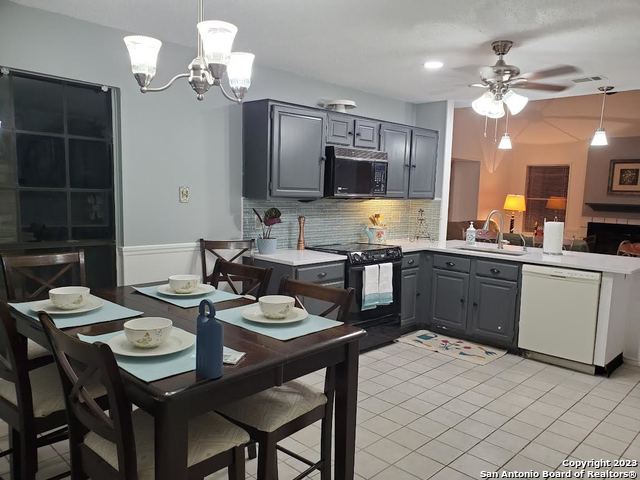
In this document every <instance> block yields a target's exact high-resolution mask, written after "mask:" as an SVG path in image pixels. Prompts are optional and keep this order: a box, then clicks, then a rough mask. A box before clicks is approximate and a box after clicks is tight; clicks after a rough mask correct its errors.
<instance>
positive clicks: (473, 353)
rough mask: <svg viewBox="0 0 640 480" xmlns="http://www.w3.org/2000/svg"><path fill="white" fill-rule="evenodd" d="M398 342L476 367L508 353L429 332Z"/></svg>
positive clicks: (400, 339) (406, 337) (403, 338)
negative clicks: (463, 361)
mask: <svg viewBox="0 0 640 480" xmlns="http://www.w3.org/2000/svg"><path fill="white" fill-rule="evenodd" d="M398 342H402V343H407V344H409V345H414V346H416V347H421V348H426V349H427V350H431V351H432V352H438V353H442V354H444V355H447V356H448V357H452V358H457V359H459V360H465V361H467V362H471V363H475V364H476V365H486V364H487V363H491V362H492V361H494V360H495V359H496V358H500V357H502V356H503V355H504V354H505V353H507V351H506V350H502V349H500V348H493V347H487V346H485V345H480V344H478V343H473V342H467V341H466V340H460V339H458V338H451V337H445V336H444V335H440V334H439V333H433V332H430V331H429V330H418V331H417V332H413V333H411V334H409V335H405V336H404V337H400V338H399V339H398Z"/></svg>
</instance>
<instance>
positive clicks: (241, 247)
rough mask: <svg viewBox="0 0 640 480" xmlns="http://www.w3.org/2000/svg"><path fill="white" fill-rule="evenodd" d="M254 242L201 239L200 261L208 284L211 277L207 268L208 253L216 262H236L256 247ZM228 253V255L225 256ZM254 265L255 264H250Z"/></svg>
mask: <svg viewBox="0 0 640 480" xmlns="http://www.w3.org/2000/svg"><path fill="white" fill-rule="evenodd" d="M254 243H255V241H254V240H205V239H204V238H201V239H200V261H201V263H202V279H203V281H204V282H205V283H208V278H209V277H210V274H209V273H208V272H209V269H208V267H207V253H211V254H212V255H213V258H214V260H215V261H216V262H217V261H218V260H225V261H227V262H236V260H239V259H242V257H243V255H244V254H245V253H246V252H251V251H252V250H253V247H254ZM223 252H224V253H226V255H224V254H223ZM250 263H253V262H250Z"/></svg>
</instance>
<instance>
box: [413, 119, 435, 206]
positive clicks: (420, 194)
mask: <svg viewBox="0 0 640 480" xmlns="http://www.w3.org/2000/svg"><path fill="white" fill-rule="evenodd" d="M437 158H438V132H436V131H435V130H424V129H419V128H414V129H413V140H412V142H411V172H410V174H409V198H434V197H435V194H436V165H437V163H438V162H437Z"/></svg>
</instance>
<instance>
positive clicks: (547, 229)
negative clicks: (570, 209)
mask: <svg viewBox="0 0 640 480" xmlns="http://www.w3.org/2000/svg"><path fill="white" fill-rule="evenodd" d="M563 238H564V222H545V224H544V241H543V242H542V253H547V254H550V255H562V241H563Z"/></svg>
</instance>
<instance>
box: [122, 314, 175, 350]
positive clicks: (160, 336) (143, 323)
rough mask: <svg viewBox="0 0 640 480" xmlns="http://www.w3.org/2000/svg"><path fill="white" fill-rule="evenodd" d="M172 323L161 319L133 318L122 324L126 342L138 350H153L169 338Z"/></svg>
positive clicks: (166, 319)
mask: <svg viewBox="0 0 640 480" xmlns="http://www.w3.org/2000/svg"><path fill="white" fill-rule="evenodd" d="M172 328H173V322H172V321H171V320H169V319H168V318H162V317H141V318H134V319H132V320H129V321H127V322H125V323H124V334H125V336H126V337H127V340H128V341H129V342H130V343H131V344H132V345H134V346H136V347H138V348H155V347H157V346H159V345H162V343H164V341H165V340H166V339H167V338H169V335H170V334H171V329H172Z"/></svg>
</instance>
